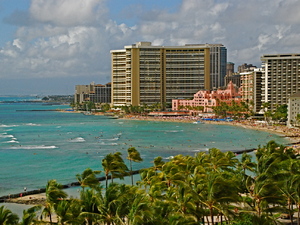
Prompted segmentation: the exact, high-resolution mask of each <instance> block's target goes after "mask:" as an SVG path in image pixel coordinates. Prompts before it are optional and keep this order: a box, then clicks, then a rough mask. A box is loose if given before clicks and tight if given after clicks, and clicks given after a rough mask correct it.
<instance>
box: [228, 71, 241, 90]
mask: <svg viewBox="0 0 300 225" xmlns="http://www.w3.org/2000/svg"><path fill="white" fill-rule="evenodd" d="M230 81H231V82H232V83H233V84H235V85H236V86H237V87H241V74H239V73H233V74H231V75H226V76H225V78H224V84H225V86H227V85H228V84H229V82H230Z"/></svg>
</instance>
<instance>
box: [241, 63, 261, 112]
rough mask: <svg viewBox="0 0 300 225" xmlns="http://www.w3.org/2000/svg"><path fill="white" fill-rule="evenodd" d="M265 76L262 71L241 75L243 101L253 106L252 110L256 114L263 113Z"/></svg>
mask: <svg viewBox="0 0 300 225" xmlns="http://www.w3.org/2000/svg"><path fill="white" fill-rule="evenodd" d="M263 75H264V73H263V71H262V70H261V69H255V70H254V71H252V72H244V73H240V76H241V95H242V101H244V102H248V103H249V104H250V105H252V107H253V108H252V110H253V112H255V113H259V112H260V111H261V106H262V77H263Z"/></svg>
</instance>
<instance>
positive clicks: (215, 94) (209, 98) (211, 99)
mask: <svg viewBox="0 0 300 225" xmlns="http://www.w3.org/2000/svg"><path fill="white" fill-rule="evenodd" d="M232 101H235V102H236V103H240V102H241V95H240V92H239V89H238V88H236V87H235V85H234V84H233V83H232V82H229V84H228V85H227V88H226V89H218V90H216V91H208V90H201V91H198V92H197V93H196V94H195V95H194V98H193V99H192V100H186V99H173V100H172V110H180V109H185V110H187V109H188V110H190V111H203V112H205V113H210V112H213V107H214V106H218V105H220V103H221V102H226V103H227V104H231V103H232ZM199 106H200V107H201V108H202V109H200V108H199V109H197V107H199Z"/></svg>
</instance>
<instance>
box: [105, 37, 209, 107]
mask: <svg viewBox="0 0 300 225" xmlns="http://www.w3.org/2000/svg"><path fill="white" fill-rule="evenodd" d="M110 53H111V68H112V69H111V73H112V99H111V101H112V105H114V106H122V105H133V106H137V105H143V104H147V105H151V104H156V103H160V104H161V105H162V106H163V105H165V103H172V99H176V98H185V99H186V98H193V96H194V94H195V93H196V92H198V91H199V90H203V89H210V48H209V47H208V46H205V45H200V46H198V45H188V46H171V47H167V46H152V45H151V42H138V43H136V44H133V45H130V46H125V47H124V49H122V50H112V51H111V52H110Z"/></svg>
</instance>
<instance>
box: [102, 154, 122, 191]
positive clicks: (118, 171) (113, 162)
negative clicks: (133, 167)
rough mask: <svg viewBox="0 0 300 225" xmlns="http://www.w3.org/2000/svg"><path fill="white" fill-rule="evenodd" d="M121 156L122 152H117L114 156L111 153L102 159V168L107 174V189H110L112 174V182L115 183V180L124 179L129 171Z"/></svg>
mask: <svg viewBox="0 0 300 225" xmlns="http://www.w3.org/2000/svg"><path fill="white" fill-rule="evenodd" d="M121 156H122V153H121V152H116V153H114V154H113V153H109V154H108V155H106V156H105V158H104V159H102V167H103V169H104V172H105V180H106V185H105V187H106V188H107V187H108V178H109V174H111V182H112V183H113V179H114V178H120V179H123V178H124V175H126V171H128V168H127V166H126V164H125V163H124V160H123V159H122V157H121Z"/></svg>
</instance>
